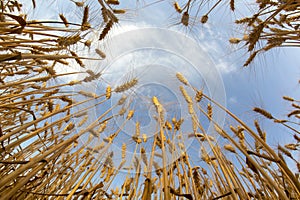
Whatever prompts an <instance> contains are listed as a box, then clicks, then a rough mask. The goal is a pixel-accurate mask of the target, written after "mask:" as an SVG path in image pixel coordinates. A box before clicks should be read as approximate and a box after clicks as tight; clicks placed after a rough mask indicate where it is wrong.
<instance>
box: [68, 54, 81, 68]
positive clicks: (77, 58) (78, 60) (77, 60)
mask: <svg viewBox="0 0 300 200" xmlns="http://www.w3.org/2000/svg"><path fill="white" fill-rule="evenodd" d="M70 53H71V55H72V56H74V59H75V61H76V62H77V63H78V64H79V65H80V67H84V63H83V62H82V61H81V59H80V58H79V57H78V55H77V54H76V53H75V52H74V51H70Z"/></svg>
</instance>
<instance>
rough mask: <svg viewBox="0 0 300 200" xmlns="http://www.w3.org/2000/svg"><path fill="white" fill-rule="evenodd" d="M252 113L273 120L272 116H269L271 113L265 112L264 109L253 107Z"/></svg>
mask: <svg viewBox="0 0 300 200" xmlns="http://www.w3.org/2000/svg"><path fill="white" fill-rule="evenodd" d="M253 111H254V112H257V113H259V114H261V115H263V116H265V117H266V118H268V119H274V118H273V116H272V115H271V113H269V112H267V111H265V110H264V109H261V108H257V107H255V108H253Z"/></svg>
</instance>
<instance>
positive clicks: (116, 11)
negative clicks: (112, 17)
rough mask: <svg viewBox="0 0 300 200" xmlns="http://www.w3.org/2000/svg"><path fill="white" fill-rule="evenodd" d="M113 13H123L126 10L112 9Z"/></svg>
mask: <svg viewBox="0 0 300 200" xmlns="http://www.w3.org/2000/svg"><path fill="white" fill-rule="evenodd" d="M112 11H113V13H114V14H125V13H126V10H124V9H113V10H112Z"/></svg>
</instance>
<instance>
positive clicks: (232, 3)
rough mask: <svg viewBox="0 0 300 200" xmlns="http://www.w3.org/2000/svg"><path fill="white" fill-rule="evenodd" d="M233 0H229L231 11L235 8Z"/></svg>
mask: <svg viewBox="0 0 300 200" xmlns="http://www.w3.org/2000/svg"><path fill="white" fill-rule="evenodd" d="M234 1H235V0H230V9H231V10H232V11H234V10H235V6H234Z"/></svg>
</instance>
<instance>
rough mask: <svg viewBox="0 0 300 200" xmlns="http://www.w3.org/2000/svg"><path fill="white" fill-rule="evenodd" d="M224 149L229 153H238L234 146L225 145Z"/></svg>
mask: <svg viewBox="0 0 300 200" xmlns="http://www.w3.org/2000/svg"><path fill="white" fill-rule="evenodd" d="M224 149H226V150H227V151H230V152H232V153H236V151H235V148H234V147H233V146H231V145H230V144H226V145H224Z"/></svg>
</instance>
